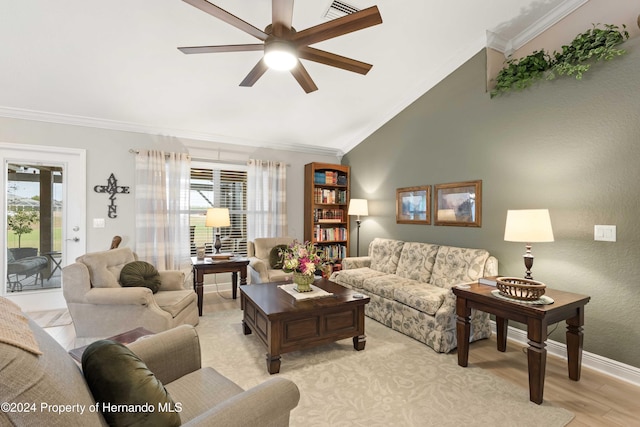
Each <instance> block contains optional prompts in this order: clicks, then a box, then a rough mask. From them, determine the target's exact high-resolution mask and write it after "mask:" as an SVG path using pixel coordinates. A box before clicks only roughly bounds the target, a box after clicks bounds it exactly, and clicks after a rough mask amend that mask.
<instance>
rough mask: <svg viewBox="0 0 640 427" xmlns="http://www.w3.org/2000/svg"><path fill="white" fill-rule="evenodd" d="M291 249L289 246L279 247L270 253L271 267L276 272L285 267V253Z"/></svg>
mask: <svg viewBox="0 0 640 427" xmlns="http://www.w3.org/2000/svg"><path fill="white" fill-rule="evenodd" d="M287 249H289V245H277V246H274V247H272V248H271V251H270V252H269V265H270V266H271V268H272V269H274V270H281V269H282V267H283V265H284V252H285V251H287Z"/></svg>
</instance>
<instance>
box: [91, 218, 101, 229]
mask: <svg viewBox="0 0 640 427" xmlns="http://www.w3.org/2000/svg"><path fill="white" fill-rule="evenodd" d="M93 228H104V218H93Z"/></svg>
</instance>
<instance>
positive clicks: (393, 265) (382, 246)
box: [369, 238, 404, 274]
mask: <svg viewBox="0 0 640 427" xmlns="http://www.w3.org/2000/svg"><path fill="white" fill-rule="evenodd" d="M403 245H404V242H402V241H400V240H392V239H381V238H375V239H373V241H372V242H371V244H370V245H369V256H370V257H371V269H372V270H376V271H380V272H382V273H387V274H395V272H396V269H397V268H398V260H399V259H400V253H401V252H402V246H403Z"/></svg>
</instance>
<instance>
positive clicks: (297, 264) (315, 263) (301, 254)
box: [281, 240, 323, 277]
mask: <svg viewBox="0 0 640 427" xmlns="http://www.w3.org/2000/svg"><path fill="white" fill-rule="evenodd" d="M281 256H282V257H283V259H284V262H283V269H284V271H286V272H289V273H290V272H297V273H301V274H304V275H307V276H312V277H313V276H314V274H315V272H316V270H317V269H318V268H319V267H320V265H321V264H322V262H323V260H322V258H321V257H320V256H319V255H318V250H317V248H316V245H314V244H313V243H311V242H304V243H300V242H298V241H297V240H296V241H294V242H293V243H292V244H291V245H289V247H288V248H287V249H285V250H284V251H282V252H281Z"/></svg>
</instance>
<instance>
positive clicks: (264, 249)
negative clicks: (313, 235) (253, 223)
mask: <svg viewBox="0 0 640 427" xmlns="http://www.w3.org/2000/svg"><path fill="white" fill-rule="evenodd" d="M294 240H295V239H294V238H293V237H261V238H257V239H255V240H254V241H253V242H249V245H248V246H247V253H248V256H249V278H250V281H251V283H270V282H284V281H287V280H290V279H291V278H292V277H293V274H292V273H287V272H285V271H284V270H279V269H275V268H272V267H271V263H270V262H269V255H270V253H271V249H273V248H274V247H275V246H278V245H290V244H291V243H293V241H294Z"/></svg>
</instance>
